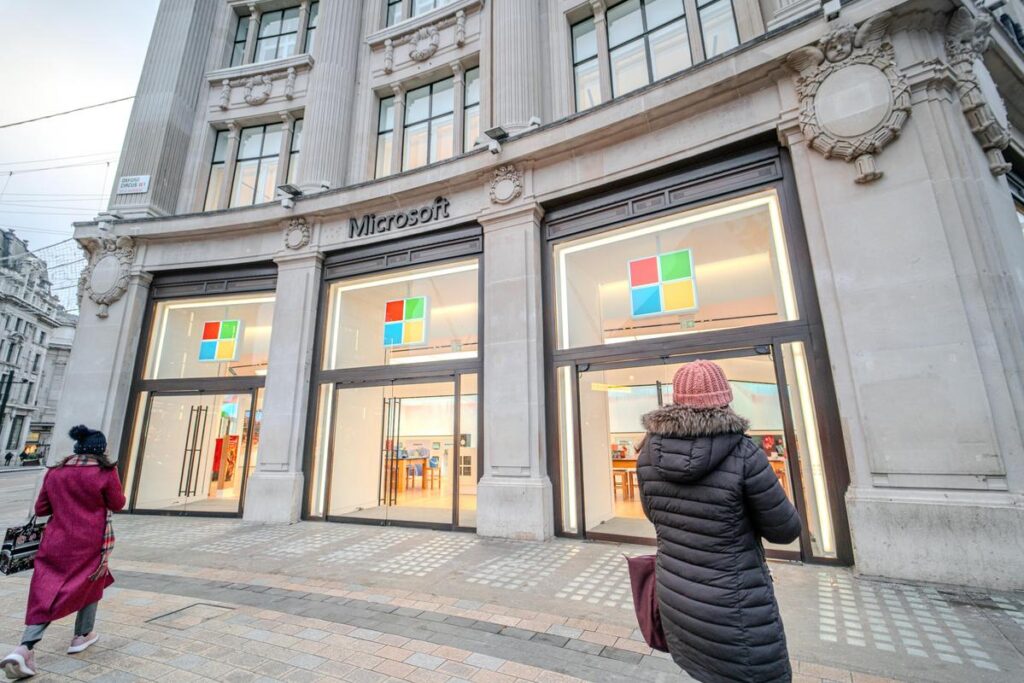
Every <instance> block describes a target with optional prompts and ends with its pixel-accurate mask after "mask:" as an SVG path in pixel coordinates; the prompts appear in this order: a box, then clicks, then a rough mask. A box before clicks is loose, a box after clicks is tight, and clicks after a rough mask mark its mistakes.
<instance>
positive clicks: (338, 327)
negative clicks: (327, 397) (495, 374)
mask: <svg viewBox="0 0 1024 683" xmlns="http://www.w3.org/2000/svg"><path fill="white" fill-rule="evenodd" d="M477 278H478V264H477V261H476V260H475V259H474V260H471V261H461V262H458V263H447V264H443V265H438V266H432V267H429V268H417V269H411V270H407V271H400V272H393V271H392V272H389V273H385V274H381V275H372V276H370V277H365V278H358V279H352V280H345V281H342V282H337V283H335V284H333V285H331V290H330V300H329V304H328V306H329V308H328V319H327V340H326V344H325V348H324V359H323V364H324V369H325V370H337V369H342V368H356V367H367V366H376V365H401V364H407V363H423V362H428V361H438V360H456V359H462V358H476V357H477V343H478V342H477V340H478V332H477V330H478V327H479V321H478V313H477V310H478V298H479V297H478V285H477Z"/></svg>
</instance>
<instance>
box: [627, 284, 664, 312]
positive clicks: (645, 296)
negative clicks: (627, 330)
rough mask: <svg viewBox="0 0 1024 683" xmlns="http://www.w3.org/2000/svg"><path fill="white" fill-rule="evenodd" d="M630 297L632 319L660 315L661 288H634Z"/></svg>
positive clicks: (656, 286)
mask: <svg viewBox="0 0 1024 683" xmlns="http://www.w3.org/2000/svg"><path fill="white" fill-rule="evenodd" d="M630 296H631V303H632V308H633V316H634V317H636V316H639V315H653V314H655V313H661V287H659V286H658V285H649V286H647V287H634V288H633V289H632V290H631V291H630Z"/></svg>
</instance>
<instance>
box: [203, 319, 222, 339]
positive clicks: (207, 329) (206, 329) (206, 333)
mask: <svg viewBox="0 0 1024 683" xmlns="http://www.w3.org/2000/svg"><path fill="white" fill-rule="evenodd" d="M218 336H220V322H216V321H214V322H209V323H206V324H205V325H203V339H216V338H217V337H218Z"/></svg>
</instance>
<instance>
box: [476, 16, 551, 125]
mask: <svg viewBox="0 0 1024 683" xmlns="http://www.w3.org/2000/svg"><path fill="white" fill-rule="evenodd" d="M490 11H491V12H492V22H491V23H492V25H493V27H494V28H493V33H492V34H491V45H492V46H493V52H494V58H493V59H494V65H493V73H494V79H493V83H492V84H491V87H492V92H493V95H492V96H493V100H494V112H493V118H492V120H491V121H492V125H495V126H501V127H503V128H504V129H505V130H507V131H508V132H509V133H510V134H515V133H517V132H519V131H521V130H523V129H525V128H526V127H527V126H528V125H529V123H530V119H531V118H533V117H537V118H542V117H543V100H542V92H543V90H542V86H543V81H544V78H543V77H542V74H543V73H544V71H545V69H547V68H548V62H547V59H546V58H545V55H546V50H545V48H546V45H547V42H546V40H545V39H546V35H547V34H546V33H545V30H546V22H545V21H544V17H545V16H546V14H545V12H544V11H543V9H542V8H541V3H540V2H539V1H538V0H494V2H492V3H491V5H490Z"/></svg>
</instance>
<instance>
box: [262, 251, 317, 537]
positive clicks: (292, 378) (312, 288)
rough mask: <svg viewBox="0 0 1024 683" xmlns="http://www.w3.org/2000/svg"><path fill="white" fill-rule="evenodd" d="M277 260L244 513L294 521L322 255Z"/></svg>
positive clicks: (300, 480)
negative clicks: (254, 458)
mask: <svg viewBox="0 0 1024 683" xmlns="http://www.w3.org/2000/svg"><path fill="white" fill-rule="evenodd" d="M276 262H277V300H276V302H275V303H274V322H273V330H272V331H271V333H270V360H269V363H268V366H267V384H266V389H265V392H266V393H265V394H264V397H263V425H262V426H261V428H260V452H259V462H258V463H257V464H256V471H255V472H253V475H252V477H250V478H249V483H248V486H247V487H246V494H245V511H244V516H245V519H246V520H248V521H251V522H296V521H298V520H299V517H300V515H301V513H302V488H303V476H302V454H303V450H302V449H303V446H304V444H305V439H306V413H307V410H308V408H309V378H310V372H311V371H312V366H313V344H314V342H315V338H316V313H317V297H318V295H319V293H320V272H321V266H322V263H323V256H322V255H321V254H319V253H302V254H288V255H286V256H281V257H279V258H277V259H276Z"/></svg>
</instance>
